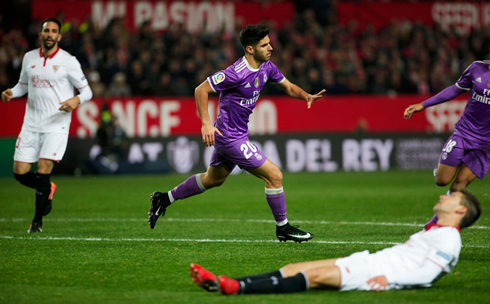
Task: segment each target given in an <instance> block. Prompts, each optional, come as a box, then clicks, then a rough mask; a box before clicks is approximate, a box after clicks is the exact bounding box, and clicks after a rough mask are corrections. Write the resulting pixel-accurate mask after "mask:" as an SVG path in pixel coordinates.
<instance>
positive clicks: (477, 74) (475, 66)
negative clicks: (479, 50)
mask: <svg viewBox="0 0 490 304" xmlns="http://www.w3.org/2000/svg"><path fill="white" fill-rule="evenodd" d="M456 86H457V87H458V88H460V89H463V90H466V91H470V90H471V96H470V98H469V99H468V103H467V104H466V107H465V109H464V112H463V115H461V118H460V119H459V121H458V122H457V123H456V126H455V128H454V133H455V134H461V135H463V136H465V137H469V138H472V139H476V140H479V141H483V142H487V143H490V61H489V60H485V61H475V62H473V63H472V64H471V65H470V66H469V67H468V68H467V69H466V70H465V71H464V73H463V75H462V76H461V77H460V78H459V80H458V81H457V82H456Z"/></svg>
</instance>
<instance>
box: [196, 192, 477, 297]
mask: <svg viewBox="0 0 490 304" xmlns="http://www.w3.org/2000/svg"><path fill="white" fill-rule="evenodd" d="M434 212H435V213H436V214H437V215H438V217H439V220H438V222H437V224H431V225H429V226H427V227H426V228H425V230H423V231H420V232H417V233H415V234H413V235H412V236H410V239H409V240H408V241H407V242H405V243H404V244H399V245H395V246H393V247H390V248H386V249H383V250H381V251H378V252H375V253H369V251H367V250H365V251H362V252H356V253H353V254H351V255H350V256H348V257H345V258H338V259H329V260H319V261H311V262H302V263H295V264H289V265H286V266H284V267H283V268H281V269H279V270H276V271H273V272H270V273H264V274H259V275H252V276H246V277H241V278H236V279H231V278H228V277H226V276H219V277H217V276H216V275H214V274H213V273H211V272H209V271H207V270H206V269H204V268H203V267H201V266H199V265H197V264H191V266H190V272H191V276H192V279H193V281H194V282H195V283H196V284H197V285H199V286H200V287H202V288H204V289H205V290H207V291H218V290H220V291H221V293H222V294H225V295H239V294H240V295H241V294H266V293H289V292H300V291H305V290H308V289H310V288H326V287H330V288H336V289H338V290H339V291H347V290H362V291H368V290H376V291H381V290H390V289H405V288H419V287H431V286H432V285H433V284H434V283H436V282H437V281H439V280H440V279H441V278H442V277H443V276H445V275H446V274H448V273H449V272H450V271H451V270H453V268H454V267H455V266H456V263H457V262H458V258H459V253H460V251H461V236H460V229H463V228H466V227H468V226H470V225H472V224H473V223H474V222H475V221H476V220H477V219H478V218H479V217H480V214H481V206H480V203H479V202H478V199H477V198H476V197H475V196H474V195H473V194H471V193H469V192H468V191H467V190H461V191H455V192H453V193H452V194H450V195H441V197H440V200H439V202H438V203H437V204H436V205H435V206H434Z"/></svg>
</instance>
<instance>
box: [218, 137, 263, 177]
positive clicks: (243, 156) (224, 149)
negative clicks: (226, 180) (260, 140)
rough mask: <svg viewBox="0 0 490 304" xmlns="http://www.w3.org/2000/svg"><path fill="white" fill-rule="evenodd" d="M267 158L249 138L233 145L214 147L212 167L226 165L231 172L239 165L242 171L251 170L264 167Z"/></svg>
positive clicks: (220, 144) (222, 144) (225, 144)
mask: <svg viewBox="0 0 490 304" xmlns="http://www.w3.org/2000/svg"><path fill="white" fill-rule="evenodd" d="M266 160H267V157H266V156H265V155H264V154H263V153H262V152H260V150H259V149H258V148H257V146H255V145H254V144H252V143H251V142H250V140H249V139H248V137H245V138H243V139H240V140H237V141H235V142H233V143H218V142H216V143H215V145H214V151H213V155H212V156H211V163H210V164H209V165H210V166H218V165H222V164H224V165H226V166H227V167H228V169H229V170H230V171H232V170H233V169H234V168H235V166H237V165H238V167H240V168H241V169H244V170H251V169H255V168H258V167H260V166H262V165H263V164H264V163H265V161H266Z"/></svg>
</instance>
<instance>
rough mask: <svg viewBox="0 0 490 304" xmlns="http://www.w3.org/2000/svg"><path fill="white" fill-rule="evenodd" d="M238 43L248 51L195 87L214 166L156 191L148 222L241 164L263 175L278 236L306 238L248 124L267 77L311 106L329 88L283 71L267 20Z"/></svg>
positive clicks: (219, 181) (278, 172)
mask: <svg viewBox="0 0 490 304" xmlns="http://www.w3.org/2000/svg"><path fill="white" fill-rule="evenodd" d="M240 43H241V44H242V46H243V48H244V50H245V56H243V57H242V58H240V59H238V61H236V62H235V63H234V64H232V65H231V66H229V67H228V68H227V69H225V70H223V71H219V72H217V73H215V74H214V75H211V76H209V77H208V78H207V80H206V81H204V82H203V83H201V84H200V85H199V86H198V87H197V88H196V92H195V98H196V104H197V110H198V112H199V116H200V118H201V121H202V128H201V133H202V140H203V142H204V143H205V144H206V146H213V145H214V152H213V155H212V157H211V163H210V166H209V167H208V170H207V172H205V173H202V174H196V175H194V176H191V177H189V178H188V179H187V180H186V181H184V182H183V183H181V184H180V185H178V186H177V187H175V188H174V189H172V190H171V191H169V192H168V193H161V192H154V193H153V194H152V195H151V202H152V204H151V208H150V212H149V215H150V216H149V220H148V221H149V224H150V228H152V229H153V228H154V227H155V224H156V221H157V219H158V218H159V216H163V215H164V214H165V210H166V208H167V207H168V206H170V204H172V203H173V202H175V201H176V200H179V199H184V198H187V197H190V196H193V195H196V194H201V193H203V192H204V191H206V190H209V189H211V188H214V187H219V186H221V185H222V184H223V183H224V182H225V181H226V179H227V178H228V176H229V175H230V173H231V171H232V170H233V169H234V168H235V166H237V165H238V166H239V167H240V168H241V169H244V170H247V171H248V172H250V173H251V174H253V175H255V176H256V177H258V178H261V179H263V180H264V181H265V197H266V200H267V203H268V204H269V207H270V209H271V211H272V214H273V216H274V219H275V221H276V226H277V227H276V236H277V238H278V239H279V240H280V241H287V240H293V241H296V242H302V241H308V240H310V239H312V238H313V234H311V233H309V232H306V231H303V230H300V229H298V228H297V227H294V226H291V225H290V224H289V222H288V219H287V217H286V200H285V196H284V190H283V186H282V178H283V176H282V172H281V170H280V169H279V168H278V167H277V166H276V165H275V164H274V163H273V162H271V161H270V160H269V159H267V157H266V156H265V155H264V154H263V153H262V152H261V151H260V150H259V149H258V148H257V147H256V146H255V145H254V144H252V143H251V142H250V140H249V138H248V133H249V130H248V125H247V124H248V121H249V116H250V114H252V111H253V109H254V108H255V105H256V102H257V100H258V99H259V96H260V91H261V90H262V88H263V87H264V85H265V84H266V83H267V82H271V83H274V84H276V85H277V86H278V87H280V88H281V89H282V90H284V91H285V92H286V93H287V94H288V95H289V96H291V97H294V98H297V99H301V100H304V101H306V103H307V107H308V109H309V108H310V107H311V105H312V104H313V102H314V101H315V100H317V99H318V98H321V97H322V94H323V93H324V92H325V90H322V91H321V92H319V93H318V94H315V95H311V94H308V93H306V92H305V91H304V90H303V89H301V88H300V87H298V86H296V85H294V84H292V83H291V82H289V81H288V80H287V79H286V77H284V75H283V74H282V73H281V72H280V71H279V70H278V68H277V67H276V65H274V64H273V63H272V62H271V61H270V58H271V55H272V50H273V49H272V46H271V44H270V38H269V29H268V28H267V27H266V26H264V25H261V24H257V25H247V26H246V27H245V28H244V29H243V30H242V31H241V32H240ZM214 92H219V93H220V96H219V109H220V110H219V115H218V117H217V119H216V122H215V123H214V126H213V124H212V123H211V121H210V118H209V114H208V96H209V94H210V93H214ZM215 134H217V135H215Z"/></svg>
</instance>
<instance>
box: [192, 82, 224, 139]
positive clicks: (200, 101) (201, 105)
mask: <svg viewBox="0 0 490 304" xmlns="http://www.w3.org/2000/svg"><path fill="white" fill-rule="evenodd" d="M212 92H213V89H212V88H211V86H210V85H209V82H208V81H207V80H204V81H203V82H202V83H201V84H200V85H199V86H198V87H197V88H196V90H195V92H194V96H195V98H196V106H197V112H198V113H199V117H200V118H201V122H202V127H201V134H202V141H203V143H205V144H206V147H209V146H213V145H214V133H215V132H216V133H218V134H219V135H222V134H221V132H220V131H219V130H218V129H217V128H215V127H214V126H213V124H212V123H211V120H210V119H209V113H208V98H209V94H210V93H212Z"/></svg>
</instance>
